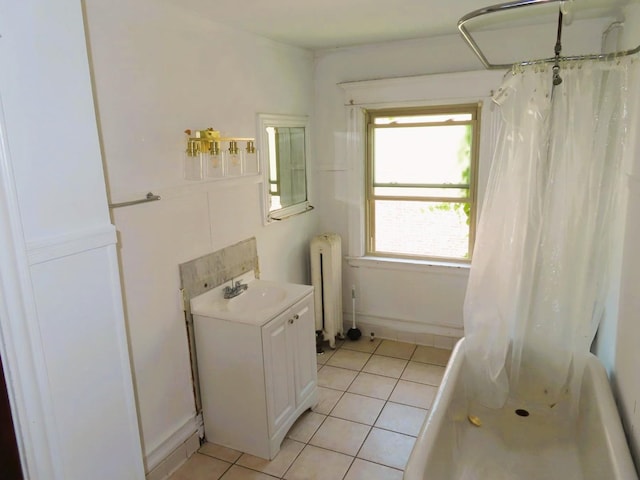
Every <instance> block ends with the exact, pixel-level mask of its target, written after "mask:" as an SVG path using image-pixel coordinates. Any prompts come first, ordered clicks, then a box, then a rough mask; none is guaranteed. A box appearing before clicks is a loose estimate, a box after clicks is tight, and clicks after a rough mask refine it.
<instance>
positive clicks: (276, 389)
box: [262, 310, 296, 434]
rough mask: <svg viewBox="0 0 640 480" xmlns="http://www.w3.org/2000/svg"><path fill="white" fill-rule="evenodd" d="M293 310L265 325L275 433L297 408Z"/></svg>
mask: <svg viewBox="0 0 640 480" xmlns="http://www.w3.org/2000/svg"><path fill="white" fill-rule="evenodd" d="M290 319H291V315H290V314H289V310H287V311H286V312H285V313H283V314H282V315H280V316H279V317H277V318H275V319H274V320H272V321H271V322H269V323H267V324H266V325H265V326H264V327H263V329H262V346H263V350H264V374H265V380H266V381H265V388H266V394H267V417H268V418H267V421H268V425H269V432H270V434H273V432H276V431H277V430H278V429H279V428H280V427H281V426H282V424H284V423H285V422H286V421H287V420H289V418H290V417H291V415H292V414H293V412H294V410H295V408H296V394H295V382H294V373H293V365H294V358H293V352H292V349H291V345H292V343H293V340H294V339H293V329H292V328H290V327H291V325H290V324H289V320H290Z"/></svg>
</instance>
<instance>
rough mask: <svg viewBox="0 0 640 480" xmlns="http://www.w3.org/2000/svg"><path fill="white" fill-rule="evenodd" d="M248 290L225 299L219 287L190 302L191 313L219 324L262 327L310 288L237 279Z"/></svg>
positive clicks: (310, 288) (246, 278) (221, 287)
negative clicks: (229, 323)
mask: <svg viewBox="0 0 640 480" xmlns="http://www.w3.org/2000/svg"><path fill="white" fill-rule="evenodd" d="M240 279H241V280H242V282H243V283H246V284H247V285H248V286H247V289H246V290H245V291H244V292H242V293H241V294H240V295H238V296H236V297H233V298H229V299H225V298H224V295H223V291H224V287H225V286H227V285H229V284H228V283H227V284H226V285H220V286H218V287H216V288H214V289H212V290H209V291H207V292H205V293H203V294H201V295H198V296H197V297H194V298H192V299H191V313H192V314H193V315H200V316H204V317H213V318H218V319H221V320H229V321H234V322H241V323H248V324H252V325H263V324H264V323H266V322H268V321H269V320H271V319H272V318H274V317H275V316H276V315H278V314H280V313H282V312H283V311H284V310H286V309H287V308H289V307H290V306H291V305H293V304H294V303H295V302H297V301H298V300H300V299H302V298H303V297H304V296H305V295H307V294H308V293H309V292H310V291H312V289H313V287H311V286H309V285H299V284H295V283H284V282H272V281H268V280H259V279H256V278H254V277H253V276H246V277H241V278H240Z"/></svg>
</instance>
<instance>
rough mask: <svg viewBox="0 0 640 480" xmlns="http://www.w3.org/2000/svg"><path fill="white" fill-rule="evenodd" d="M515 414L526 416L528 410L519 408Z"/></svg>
mask: <svg viewBox="0 0 640 480" xmlns="http://www.w3.org/2000/svg"><path fill="white" fill-rule="evenodd" d="M516 415H519V416H521V417H528V416H529V412H528V411H527V410H525V409H524V408H519V409H517V410H516Z"/></svg>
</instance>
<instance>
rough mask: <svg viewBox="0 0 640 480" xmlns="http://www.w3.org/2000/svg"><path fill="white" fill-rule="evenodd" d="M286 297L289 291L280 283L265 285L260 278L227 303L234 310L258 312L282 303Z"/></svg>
mask: <svg viewBox="0 0 640 480" xmlns="http://www.w3.org/2000/svg"><path fill="white" fill-rule="evenodd" d="M285 298H287V291H286V289H285V288H283V287H281V286H280V285H269V284H267V285H265V284H264V282H261V281H260V280H254V281H253V282H251V284H250V285H249V287H247V289H246V290H245V291H244V292H242V293H241V294H240V295H238V296H237V297H233V298H230V299H229V301H228V304H227V305H228V309H229V310H230V311H232V312H253V311H255V312H257V311H259V310H264V309H265V308H271V307H273V306H274V305H277V304H279V303H282V302H283V301H284V299H285Z"/></svg>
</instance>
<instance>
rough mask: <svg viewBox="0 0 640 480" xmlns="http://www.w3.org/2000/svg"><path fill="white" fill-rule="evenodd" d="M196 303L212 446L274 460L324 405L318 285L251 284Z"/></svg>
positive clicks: (211, 293) (214, 293)
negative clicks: (295, 429) (300, 422)
mask: <svg viewBox="0 0 640 480" xmlns="http://www.w3.org/2000/svg"><path fill="white" fill-rule="evenodd" d="M247 283H248V288H247V289H246V290H245V291H243V292H242V293H240V294H239V295H238V296H237V297H234V298H231V299H224V298H223V294H222V291H219V290H220V289H219V288H218V289H214V290H211V291H209V292H206V293H204V294H202V295H199V296H198V297H196V298H194V299H192V300H191V312H192V314H193V319H194V328H195V339H196V351H197V359H198V369H199V376H200V379H199V380H200V389H201V395H202V409H203V416H204V427H205V437H206V438H207V440H208V441H209V442H213V443H217V444H219V445H223V446H225V447H229V448H233V449H235V450H240V451H242V452H246V453H250V454H252V455H255V456H258V457H262V458H265V459H272V458H274V457H275V456H276V454H277V453H278V451H279V450H280V444H281V443H282V440H283V439H284V437H285V435H286V434H287V432H288V431H289V429H290V428H291V426H292V425H293V423H294V422H295V421H296V419H297V418H298V417H299V416H300V414H302V413H303V412H304V411H305V410H307V409H309V408H311V407H312V406H314V405H315V404H316V403H317V390H316V386H317V368H316V358H315V357H316V355H315V332H314V329H315V320H314V313H313V312H314V309H313V295H312V292H313V287H311V286H308V285H297V284H284V283H276V282H268V281H263V280H251V279H249V281H248V282H247Z"/></svg>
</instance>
